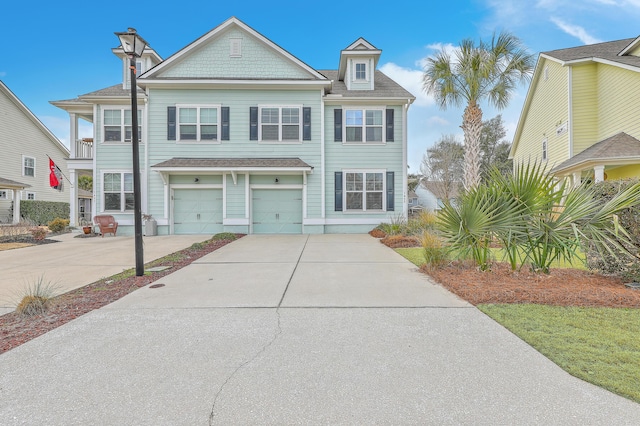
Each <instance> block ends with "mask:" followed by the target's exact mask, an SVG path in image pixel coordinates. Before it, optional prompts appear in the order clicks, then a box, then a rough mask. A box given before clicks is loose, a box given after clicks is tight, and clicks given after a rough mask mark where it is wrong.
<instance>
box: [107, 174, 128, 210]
mask: <svg viewBox="0 0 640 426" xmlns="http://www.w3.org/2000/svg"><path fill="white" fill-rule="evenodd" d="M103 193H104V211H121V212H124V211H133V173H129V172H113V173H105V174H104V175H103Z"/></svg>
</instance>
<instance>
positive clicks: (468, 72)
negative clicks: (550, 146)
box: [422, 32, 535, 189]
mask: <svg viewBox="0 0 640 426" xmlns="http://www.w3.org/2000/svg"><path fill="white" fill-rule="evenodd" d="M534 62H535V60H534V57H533V55H531V54H529V53H528V52H527V50H526V48H525V47H524V46H523V44H522V42H521V41H520V39H519V38H517V37H516V36H514V35H512V34H510V33H507V32H503V33H500V34H499V35H498V36H497V37H496V35H495V34H494V36H493V37H492V39H491V43H485V42H483V41H482V40H481V41H480V42H479V44H478V45H477V46H476V45H475V44H474V42H473V40H470V39H466V40H463V41H462V42H461V43H460V46H459V48H458V49H455V50H454V54H453V57H452V56H451V55H450V54H449V53H448V52H447V51H446V50H445V49H441V50H440V51H439V52H438V53H437V54H436V55H435V57H432V58H429V59H427V65H426V66H425V69H424V75H423V78H422V83H423V89H424V90H425V91H426V92H427V93H429V94H430V95H432V96H433V97H434V98H435V100H436V102H437V103H438V104H439V105H440V108H443V109H446V108H447V107H449V106H458V107H459V106H461V105H462V104H463V102H466V105H467V106H466V108H465V110H464V114H463V115H462V126H461V127H462V131H463V132H464V145H465V154H464V164H465V172H464V186H465V188H466V189H470V188H473V187H474V186H476V185H477V184H478V183H479V182H480V132H481V130H482V109H481V108H480V105H479V103H480V102H481V101H483V100H487V101H488V102H489V104H490V105H493V106H494V107H496V108H498V109H503V108H505V107H506V106H507V105H508V104H509V100H510V98H511V95H512V94H513V92H514V90H515V89H516V87H517V86H518V85H519V84H521V83H523V82H527V81H529V79H530V78H531V74H532V73H533V67H534Z"/></svg>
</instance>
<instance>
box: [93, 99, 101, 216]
mask: <svg viewBox="0 0 640 426" xmlns="http://www.w3.org/2000/svg"><path fill="white" fill-rule="evenodd" d="M99 128H100V117H99V116H98V105H97V104H94V105H93V143H92V144H91V150H92V151H93V153H92V157H93V158H92V161H93V191H92V192H93V194H92V197H93V198H92V200H91V220H92V221H93V218H94V217H95V216H97V215H98V210H97V206H98V201H97V200H96V194H97V193H98V190H97V185H98V184H99V185H103V183H102V181H100V180H98V158H97V157H98V143H99V142H98V131H99V130H98V129H99ZM100 194H102V190H100ZM100 198H102V196H101V197H100Z"/></svg>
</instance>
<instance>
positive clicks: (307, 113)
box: [302, 107, 311, 141]
mask: <svg viewBox="0 0 640 426" xmlns="http://www.w3.org/2000/svg"><path fill="white" fill-rule="evenodd" d="M302 140H303V141H310V140H311V107H302Z"/></svg>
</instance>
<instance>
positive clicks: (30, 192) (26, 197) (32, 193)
mask: <svg viewBox="0 0 640 426" xmlns="http://www.w3.org/2000/svg"><path fill="white" fill-rule="evenodd" d="M29 195H33V198H29ZM24 199H25V200H35V199H36V193H35V192H33V191H25V193H24Z"/></svg>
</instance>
